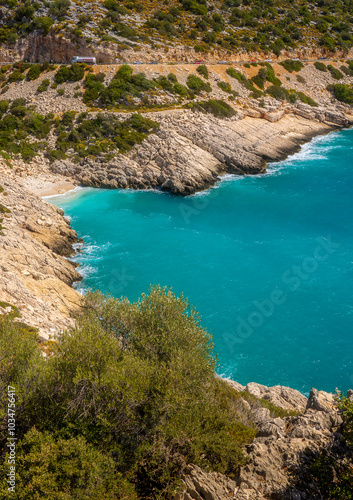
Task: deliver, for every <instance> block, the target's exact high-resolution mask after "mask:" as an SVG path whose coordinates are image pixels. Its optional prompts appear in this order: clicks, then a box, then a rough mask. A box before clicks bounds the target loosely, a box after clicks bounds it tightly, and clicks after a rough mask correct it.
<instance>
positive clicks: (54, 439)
mask: <svg viewBox="0 0 353 500" xmlns="http://www.w3.org/2000/svg"><path fill="white" fill-rule="evenodd" d="M46 349H48V345H47V346H46ZM0 352H1V353H2V360H1V371H0V389H1V390H0V400H1V409H0V418H1V422H2V423H1V427H0V429H1V430H0V446H1V450H2V451H1V453H2V460H1V463H2V464H3V465H1V466H0V472H1V473H0V478H1V479H0V496H1V498H4V499H6V498H14V499H18V500H19V499H21V500H22V499H23V498H28V499H34V498H43V499H52V498H63V499H77V500H78V499H80V500H84V499H88V498H89V499H97V500H101V499H102V498H104V499H110V498H111V499H118V498H120V499H126V500H133V499H134V498H135V499H136V498H146V499H147V498H156V499H157V498H171V495H172V493H173V491H174V490H175V488H176V487H177V485H178V479H179V478H180V476H181V474H182V471H183V470H184V468H185V466H186V464H188V463H196V464H199V465H200V466H201V467H203V468H204V469H207V468H210V469H211V470H216V471H220V472H222V473H225V474H227V475H230V476H232V475H234V474H235V473H236V471H237V468H238V467H239V466H240V465H241V464H244V463H245V462H246V458H245V456H244V454H243V452H242V451H241V445H242V444H244V443H247V442H249V441H250V440H251V439H252V438H253V436H254V434H255V432H256V430H255V428H254V427H253V425H252V424H251V423H249V421H248V417H247V410H246V407H245V406H244V405H243V404H242V402H241V399H240V397H239V394H238V393H237V392H235V391H234V390H233V389H231V388H230V387H229V386H228V385H227V384H226V383H224V382H222V381H221V380H220V379H218V378H216V377H215V376H214V369H215V367H216V358H215V356H214V353H213V344H212V339H211V337H210V335H209V334H208V333H207V332H206V331H205V330H203V329H202V327H201V326H200V323H199V319H198V316H197V314H196V312H195V311H194V310H193V309H192V308H191V307H190V306H189V304H188V303H187V301H186V300H184V299H183V298H182V297H179V298H177V297H175V296H174V295H173V294H172V293H171V292H170V291H168V290H164V289H160V288H153V289H151V292H150V294H149V295H142V297H141V299H140V300H139V301H138V302H137V303H130V302H129V301H128V300H126V299H121V300H115V299H112V298H105V297H103V296H101V295H100V294H98V293H90V294H88V296H87V299H86V303H85V310H84V314H82V316H80V317H79V318H78V319H77V326H76V327H75V328H72V329H70V330H68V331H66V332H64V333H63V334H62V336H61V337H60V339H59V341H58V342H57V343H53V342H51V343H49V351H48V350H47V352H48V354H49V355H48V357H47V358H46V359H45V358H44V357H43V356H42V355H41V350H40V348H39V346H38V344H37V342H36V338H35V334H33V333H29V332H27V333H23V331H21V329H20V328H19V327H18V326H17V324H16V323H14V321H13V320H12V319H10V318H2V319H1V320H0ZM8 385H10V386H13V387H15V388H16V394H17V398H16V418H17V422H16V432H17V437H18V438H19V442H18V445H17V462H16V467H17V468H16V473H17V484H16V494H11V493H9V492H8V491H7V484H6V479H5V478H6V473H7V470H6V469H7V467H8V465H7V463H6V459H5V460H3V459H4V458H5V452H6V446H5V445H6V436H7V435H6V431H5V429H6V426H5V408H6V404H7V390H6V388H7V386H8ZM257 404H258V405H259V403H257Z"/></svg>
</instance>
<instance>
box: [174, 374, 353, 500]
mask: <svg viewBox="0 0 353 500" xmlns="http://www.w3.org/2000/svg"><path fill="white" fill-rule="evenodd" d="M228 383H229V384H230V385H232V386H233V387H234V388H235V389H236V390H238V391H239V392H242V391H246V392H250V393H251V394H253V395H254V396H256V397H260V398H263V397H264V396H267V397H266V399H268V400H269V401H272V402H273V403H275V404H277V406H280V407H282V408H285V409H289V408H290V409H292V410H296V411H301V412H302V413H301V414H299V415H297V416H293V417H284V418H278V417H277V418H273V417H271V414H270V411H269V410H268V409H267V408H261V407H260V408H256V407H255V408H254V409H253V410H252V415H251V420H252V421H253V422H254V423H255V425H256V426H257V428H258V432H257V436H256V438H255V439H254V440H253V442H252V443H251V444H249V445H247V446H246V447H245V451H246V453H247V455H248V457H249V462H248V464H247V465H246V466H244V467H242V468H241V469H240V472H239V474H238V475H237V477H236V481H235V482H234V481H232V480H230V479H229V478H226V477H225V476H224V475H222V474H215V473H211V474H210V473H206V472H205V471H202V470H201V469H200V468H199V467H195V466H189V468H188V469H187V471H186V473H185V476H184V478H183V481H184V483H185V490H184V491H183V492H182V493H178V494H177V495H176V496H175V500H191V499H195V500H201V499H202V500H205V499H207V500H226V499H232V500H265V499H266V500H270V499H277V500H316V499H317V500H322V499H323V497H322V495H321V493H320V491H319V490H318V487H317V484H316V482H315V481H314V480H312V479H311V478H310V476H308V474H307V467H308V465H310V464H311V463H312V462H313V460H314V459H315V458H317V457H318V456H319V455H322V454H324V455H326V454H329V455H330V456H331V457H332V458H333V459H334V460H335V461H336V462H337V463H340V464H347V463H350V464H351V463H352V462H353V450H352V449H351V448H349V447H348V446H347V445H346V444H345V442H344V440H343V439H342V435H341V430H342V429H341V425H342V422H343V421H342V418H341V416H340V413H339V411H338V408H337V405H336V404H335V399H334V395H333V394H329V393H325V392H323V391H317V390H316V389H313V390H312V391H311V393H310V396H309V399H307V398H305V396H303V395H300V393H298V391H295V390H293V389H290V388H288V387H281V386H275V387H266V386H263V385H260V384H255V383H249V384H247V386H246V387H245V386H242V385H241V384H238V383H237V382H233V381H228ZM298 394H299V395H300V397H299V396H298ZM352 394H353V391H351V390H350V391H348V393H347V396H348V397H351V396H352Z"/></svg>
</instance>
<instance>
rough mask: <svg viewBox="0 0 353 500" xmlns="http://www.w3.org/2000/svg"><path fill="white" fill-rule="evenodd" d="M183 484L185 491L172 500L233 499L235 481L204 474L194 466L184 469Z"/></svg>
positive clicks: (212, 474)
mask: <svg viewBox="0 0 353 500" xmlns="http://www.w3.org/2000/svg"><path fill="white" fill-rule="evenodd" d="M183 482H184V483H185V486H186V488H185V490H184V491H182V492H180V493H177V494H176V495H175V497H174V500H225V499H231V498H235V497H234V493H235V492H236V490H237V486H236V483H235V481H232V479H229V478H228V477H226V476H224V475H223V474H217V473H216V472H205V471H203V470H202V469H200V467H197V466H196V465H189V466H188V467H187V468H186V471H185V474H184V477H183Z"/></svg>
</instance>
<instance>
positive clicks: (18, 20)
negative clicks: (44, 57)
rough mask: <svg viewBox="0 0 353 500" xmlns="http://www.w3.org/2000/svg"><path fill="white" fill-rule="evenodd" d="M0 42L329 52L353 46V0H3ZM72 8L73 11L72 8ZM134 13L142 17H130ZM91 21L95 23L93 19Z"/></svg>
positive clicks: (207, 49) (275, 52) (274, 51)
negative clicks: (39, 38) (61, 38)
mask: <svg viewBox="0 0 353 500" xmlns="http://www.w3.org/2000/svg"><path fill="white" fill-rule="evenodd" d="M1 4H2V7H3V25H2V27H1V28H0V41H1V42H2V43H7V44H9V45H13V44H15V43H16V41H17V39H18V38H19V37H26V36H28V34H29V33H31V32H33V31H35V30H36V31H38V32H39V33H41V34H42V35H44V36H46V35H48V34H49V33H52V34H59V33H60V34H62V35H64V34H65V36H67V37H69V38H71V39H73V40H75V41H77V40H78V39H80V38H85V39H86V40H87V42H88V43H91V42H93V41H94V42H96V43H98V44H102V43H105V42H111V43H115V44H116V45H117V47H118V48H119V49H121V50H124V49H127V48H131V47H137V46H139V45H141V44H149V45H150V46H151V47H152V48H155V47H156V48H160V47H168V46H171V45H173V44H178V45H179V44H180V43H181V44H184V45H185V46H188V47H193V48H195V50H197V51H203V52H208V51H211V50H214V49H215V48H221V49H224V50H226V51H229V52H230V51H232V52H233V51H234V50H240V49H241V48H242V49H245V50H247V51H265V52H269V51H272V52H273V53H274V54H276V55H278V54H279V53H280V52H281V51H282V50H284V49H286V50H288V49H289V50H290V49H294V48H297V47H303V46H317V47H322V48H324V49H327V50H336V49H341V50H348V49H349V48H350V47H352V44H353V37H352V16H353V4H352V0H347V1H345V2H343V1H339V2H333V1H331V2H328V1H323V0H315V1H314V2H308V1H301V2H299V0H295V1H294V2H290V3H288V2H283V1H282V0H214V1H213V2H210V1H206V0H171V1H170V2H162V1H156V2H149V1H147V0H140V1H135V2H131V1H130V0H124V1H121V2H118V1H116V0H105V1H103V0H102V2H101V5H100V6H99V7H100V9H97V4H96V3H93V2H90V1H88V2H85V3H84V5H83V4H82V3H81V2H71V1H70V0H54V1H53V2H46V1H45V0H36V1H35V2H29V0H20V1H17V0H1ZM73 7H75V10H74V9H73ZM132 15H133V16H139V18H140V23H137V22H136V21H135V20H134V17H133V16H132ZM92 19H93V20H94V23H92Z"/></svg>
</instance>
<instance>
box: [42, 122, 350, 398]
mask: <svg viewBox="0 0 353 500" xmlns="http://www.w3.org/2000/svg"><path fill="white" fill-rule="evenodd" d="M352 160H353V130H343V131H340V132H333V133H331V134H329V135H326V136H322V137H317V138H315V139H314V140H313V141H312V142H311V143H310V144H306V145H305V146H303V148H302V149H301V151H300V152H299V153H297V154H295V155H293V156H291V157H289V158H288V159H287V160H286V161H283V162H280V163H276V164H271V165H269V168H268V173H267V174H265V175H261V176H250V177H240V176H226V177H224V178H223V179H222V180H221V181H220V182H219V183H218V184H217V185H216V186H215V187H213V188H211V189H210V190H208V191H205V192H202V193H198V194H196V195H193V196H189V197H186V198H181V197H175V196H172V195H170V194H167V193H162V192H158V191H132V190H100V189H90V188H84V189H78V190H75V192H73V193H69V194H67V195H65V196H60V197H55V198H53V197H52V198H51V201H52V202H53V203H55V204H56V205H58V206H60V207H61V208H63V209H64V210H65V212H66V215H67V216H69V217H70V218H71V221H72V226H73V228H74V229H75V230H76V231H77V232H78V235H79V236H80V237H82V238H84V241H85V243H84V245H83V247H82V253H79V254H78V255H77V257H76V258H75V260H76V261H77V262H79V263H80V264H81V266H82V267H81V272H82V275H83V281H82V282H81V283H79V284H78V285H77V287H78V288H79V289H88V288H98V289H99V290H101V291H102V292H104V293H106V294H111V295H114V296H116V297H120V296H127V297H128V298H129V299H130V300H131V301H135V300H136V299H137V298H138V297H139V295H140V294H141V293H143V292H147V291H148V289H149V287H150V285H156V284H160V285H163V286H168V287H172V288H173V291H174V292H175V293H176V294H181V293H183V294H184V295H185V297H188V299H189V301H190V302H191V304H193V305H194V306H195V307H196V308H197V310H198V311H199V313H200V315H201V322H202V325H203V326H204V327H205V328H207V329H208V330H209V331H210V332H211V333H212V334H213V339H214V343H215V349H216V352H217V353H218V357H219V367H218V372H219V373H220V374H222V375H224V376H226V377H230V378H232V379H234V380H237V381H238V382H240V383H242V384H246V383H247V382H250V381H255V382H259V383H262V384H265V385H275V384H281V385H287V386H290V387H294V388H296V389H298V390H300V391H302V392H304V393H306V392H308V391H309V390H310V389H311V387H316V388H318V389H322V390H327V391H333V390H334V389H335V387H338V388H339V389H341V390H347V389H348V388H349V387H352V388H353V307H352V282H353V239H352V233H353V231H352V221H353V206H352V194H353V165H352Z"/></svg>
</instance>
